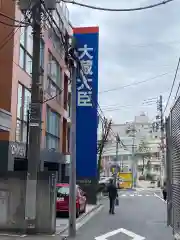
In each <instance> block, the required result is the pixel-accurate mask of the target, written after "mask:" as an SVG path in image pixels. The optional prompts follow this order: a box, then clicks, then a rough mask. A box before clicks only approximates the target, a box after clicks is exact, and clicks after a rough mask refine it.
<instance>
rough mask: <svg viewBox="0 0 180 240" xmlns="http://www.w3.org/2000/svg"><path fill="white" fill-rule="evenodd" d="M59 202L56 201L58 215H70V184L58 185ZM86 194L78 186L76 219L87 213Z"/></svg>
mask: <svg viewBox="0 0 180 240" xmlns="http://www.w3.org/2000/svg"><path fill="white" fill-rule="evenodd" d="M56 190H57V200H56V212H57V213H63V212H64V213H69V184H68V183H67V184H65V183H58V184H57V185H56ZM86 204H87V199H86V194H85V192H84V191H83V190H82V189H81V188H80V187H79V186H78V185H76V217H77V218H78V217H79V215H80V214H81V213H84V212H86Z"/></svg>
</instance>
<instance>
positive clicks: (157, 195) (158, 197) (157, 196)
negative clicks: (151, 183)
mask: <svg viewBox="0 0 180 240" xmlns="http://www.w3.org/2000/svg"><path fill="white" fill-rule="evenodd" d="M154 196H155V197H157V198H159V199H160V200H161V201H163V202H164V203H166V201H165V200H164V199H163V198H161V197H160V196H159V195H157V194H156V193H154Z"/></svg>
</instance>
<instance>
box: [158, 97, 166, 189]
mask: <svg viewBox="0 0 180 240" xmlns="http://www.w3.org/2000/svg"><path fill="white" fill-rule="evenodd" d="M159 111H160V129H161V168H160V170H161V173H160V174H161V186H162V185H163V181H164V177H165V147H164V116H163V105H162V96H160V98H159Z"/></svg>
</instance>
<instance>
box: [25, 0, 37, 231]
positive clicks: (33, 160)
mask: <svg viewBox="0 0 180 240" xmlns="http://www.w3.org/2000/svg"><path fill="white" fill-rule="evenodd" d="M32 18H33V32H32V34H33V59H32V87H31V107H30V121H29V122H30V123H29V128H30V129H29V151H28V173H27V186H26V206H25V218H26V221H27V226H26V227H27V231H31V232H34V231H35V229H36V191H37V174H38V170H39V165H40V142H41V94H40V82H39V76H40V38H41V2H40V1H36V3H34V5H33V6H32Z"/></svg>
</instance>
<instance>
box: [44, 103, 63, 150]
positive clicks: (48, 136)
mask: <svg viewBox="0 0 180 240" xmlns="http://www.w3.org/2000/svg"><path fill="white" fill-rule="evenodd" d="M49 114H51V115H49ZM53 114H54V116H53ZM54 117H55V123H54V122H53V123H50V121H51V120H52V119H53V121H54ZM50 124H53V125H54V124H55V131H56V130H57V134H56V133H55V132H53V131H51V129H50ZM60 124H61V115H60V114H59V113H57V112H56V111H54V110H53V109H52V108H50V107H49V106H48V105H46V148H48V149H51V148H50V147H49V146H48V145H49V139H54V140H55V141H57V146H56V147H55V149H56V150H59V149H60V135H61V134H60V131H61V127H60ZM55 145H56V144H55Z"/></svg>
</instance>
